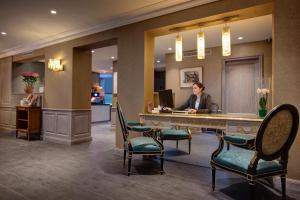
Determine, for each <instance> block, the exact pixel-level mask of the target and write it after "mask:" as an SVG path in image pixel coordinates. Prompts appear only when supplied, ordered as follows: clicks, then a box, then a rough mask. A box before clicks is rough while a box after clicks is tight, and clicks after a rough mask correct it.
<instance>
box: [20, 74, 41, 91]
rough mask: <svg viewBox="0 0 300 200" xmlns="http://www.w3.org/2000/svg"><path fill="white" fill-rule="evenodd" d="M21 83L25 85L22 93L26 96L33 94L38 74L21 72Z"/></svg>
mask: <svg viewBox="0 0 300 200" xmlns="http://www.w3.org/2000/svg"><path fill="white" fill-rule="evenodd" d="M21 76H22V77H23V79H22V80H23V82H24V84H25V87H24V91H25V92H26V93H27V94H31V93H33V89H34V85H35V83H36V82H37V81H38V78H39V74H38V73H35V72H23V73H22V74H21Z"/></svg>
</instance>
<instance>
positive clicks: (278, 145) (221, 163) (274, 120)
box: [210, 104, 299, 198]
mask: <svg viewBox="0 0 300 200" xmlns="http://www.w3.org/2000/svg"><path fill="white" fill-rule="evenodd" d="M298 125H299V114H298V110H297V108H296V107H294V106H293V105H290V104H283V105H279V106H277V107H275V108H274V109H273V110H272V111H271V112H270V113H269V114H268V115H267V116H266V117H265V119H264V120H263V122H262V124H261V125H260V127H259V130H258V133H257V136H256V139H255V147H254V149H253V150H232V149H231V150H223V147H224V137H223V136H222V135H221V136H219V137H220V143H219V147H218V149H217V150H216V151H215V152H213V154H212V156H211V161H210V163H211V167H212V189H213V190H214V189H215V174H216V168H217V167H218V168H221V169H223V170H226V171H230V172H233V173H236V174H239V175H241V176H243V177H245V178H246V179H247V181H248V183H249V185H250V188H251V191H252V192H251V195H254V192H253V190H254V185H255V182H256V180H257V179H260V178H265V177H272V176H277V175H279V176H280V177H281V186H282V197H283V198H286V174H287V163H288V153H289V149H290V147H291V145H292V144H293V142H294V140H295V137H296V134H297V131H298Z"/></svg>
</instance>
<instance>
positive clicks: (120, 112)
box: [117, 102, 129, 141]
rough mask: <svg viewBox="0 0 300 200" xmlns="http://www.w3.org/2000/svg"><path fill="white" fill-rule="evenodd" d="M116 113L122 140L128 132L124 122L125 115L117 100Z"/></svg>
mask: <svg viewBox="0 0 300 200" xmlns="http://www.w3.org/2000/svg"><path fill="white" fill-rule="evenodd" d="M117 113H118V118H119V122H120V125H121V129H122V134H123V139H124V141H127V136H128V134H129V133H128V129H127V126H126V122H125V116H124V113H123V110H122V107H121V105H120V104H119V102H117Z"/></svg>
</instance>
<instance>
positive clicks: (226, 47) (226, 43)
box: [222, 26, 231, 56]
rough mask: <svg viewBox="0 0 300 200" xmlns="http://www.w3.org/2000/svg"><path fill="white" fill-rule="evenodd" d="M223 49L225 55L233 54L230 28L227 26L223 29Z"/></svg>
mask: <svg viewBox="0 0 300 200" xmlns="http://www.w3.org/2000/svg"><path fill="white" fill-rule="evenodd" d="M222 49H223V56H230V55H231V42H230V28H229V26H225V27H224V28H223V30H222Z"/></svg>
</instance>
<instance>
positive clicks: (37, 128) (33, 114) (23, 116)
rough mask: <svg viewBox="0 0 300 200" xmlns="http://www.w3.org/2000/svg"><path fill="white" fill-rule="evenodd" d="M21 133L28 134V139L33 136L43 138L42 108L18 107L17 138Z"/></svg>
mask: <svg viewBox="0 0 300 200" xmlns="http://www.w3.org/2000/svg"><path fill="white" fill-rule="evenodd" d="M19 132H22V133H26V135H27V139H28V140H30V136H31V135H33V134H36V135H39V137H40V138H41V108H40V107H23V106H17V107H16V138H18V134H19Z"/></svg>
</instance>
